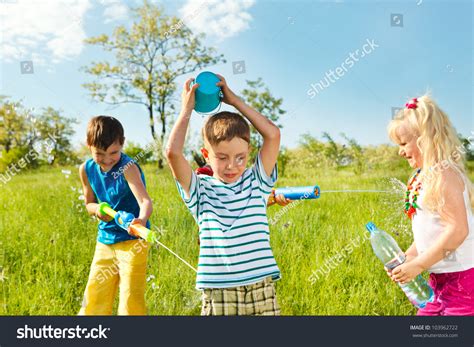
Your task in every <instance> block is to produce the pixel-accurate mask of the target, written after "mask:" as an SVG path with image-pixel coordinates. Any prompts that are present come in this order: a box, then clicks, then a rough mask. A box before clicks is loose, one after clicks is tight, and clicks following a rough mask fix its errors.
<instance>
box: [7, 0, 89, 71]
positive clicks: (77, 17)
mask: <svg viewBox="0 0 474 347" xmlns="http://www.w3.org/2000/svg"><path fill="white" fill-rule="evenodd" d="M90 6H91V5H90V2H89V0H62V1H57V0H42V1H41V2H39V1H34V0H16V1H9V2H6V1H5V2H3V3H2V4H0V23H1V24H0V30H1V32H2V35H3V37H2V42H1V49H0V58H1V59H2V60H4V61H7V62H11V61H18V60H28V59H33V61H34V63H35V65H43V64H45V63H46V62H53V63H57V62H60V61H62V60H65V59H72V58H74V57H76V56H77V55H79V54H80V53H81V51H82V49H83V47H84V42H83V40H84V39H85V37H86V34H85V31H84V15H85V13H86V11H87V10H88V9H89V8H90Z"/></svg>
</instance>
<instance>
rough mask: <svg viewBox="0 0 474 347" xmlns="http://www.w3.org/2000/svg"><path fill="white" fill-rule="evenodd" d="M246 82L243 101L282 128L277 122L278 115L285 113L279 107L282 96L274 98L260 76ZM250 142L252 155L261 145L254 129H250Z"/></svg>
mask: <svg viewBox="0 0 474 347" xmlns="http://www.w3.org/2000/svg"><path fill="white" fill-rule="evenodd" d="M246 82H247V88H245V89H244V90H242V92H241V95H242V97H243V99H244V101H245V102H246V103H247V104H248V105H249V106H251V107H252V108H253V109H255V110H257V111H258V112H260V113H261V114H262V115H264V116H265V117H267V118H268V119H270V120H271V121H272V122H274V123H275V124H276V125H277V126H278V127H279V128H282V127H283V126H282V125H281V124H278V121H279V119H280V116H282V115H284V114H285V113H286V111H285V110H283V109H282V108H281V105H282V103H283V98H279V99H277V98H275V97H274V96H273V95H272V94H271V92H270V89H268V87H267V86H265V84H264V83H263V81H262V79H261V78H258V79H257V80H255V81H249V80H247V81H246ZM250 144H251V145H252V157H254V156H255V155H256V154H257V153H258V151H259V149H260V147H261V146H262V136H261V135H260V134H259V133H258V132H257V131H255V130H254V129H252V133H251V138H250Z"/></svg>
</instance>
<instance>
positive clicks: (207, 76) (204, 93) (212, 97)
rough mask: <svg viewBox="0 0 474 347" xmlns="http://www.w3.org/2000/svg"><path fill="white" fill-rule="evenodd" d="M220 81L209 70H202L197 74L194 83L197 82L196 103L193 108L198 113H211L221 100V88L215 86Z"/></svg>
mask: <svg viewBox="0 0 474 347" xmlns="http://www.w3.org/2000/svg"><path fill="white" fill-rule="evenodd" d="M217 82H220V79H219V77H217V76H216V74H214V73H212V72H210V71H203V72H201V73H200V74H199V75H197V77H196V79H195V80H194V83H198V84H199V87H198V89H196V103H195V105H194V110H195V111H196V112H199V113H211V112H212V111H214V110H215V109H217V108H218V107H219V106H220V104H221V101H222V96H223V95H222V91H221V88H220V87H218V86H216V83H217Z"/></svg>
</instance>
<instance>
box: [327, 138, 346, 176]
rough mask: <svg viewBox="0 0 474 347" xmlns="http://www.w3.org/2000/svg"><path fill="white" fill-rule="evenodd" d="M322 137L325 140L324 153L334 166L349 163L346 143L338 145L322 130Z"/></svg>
mask: <svg viewBox="0 0 474 347" xmlns="http://www.w3.org/2000/svg"><path fill="white" fill-rule="evenodd" d="M322 136H323V138H324V139H326V140H327V142H328V143H327V145H326V146H325V155H326V157H327V158H328V159H329V160H330V161H331V162H332V164H333V165H334V166H335V167H336V168H338V169H339V168H341V167H343V166H347V165H349V164H350V157H349V156H348V154H347V148H346V145H340V144H338V143H336V141H334V139H333V138H332V137H331V135H329V133H327V132H323V135H322Z"/></svg>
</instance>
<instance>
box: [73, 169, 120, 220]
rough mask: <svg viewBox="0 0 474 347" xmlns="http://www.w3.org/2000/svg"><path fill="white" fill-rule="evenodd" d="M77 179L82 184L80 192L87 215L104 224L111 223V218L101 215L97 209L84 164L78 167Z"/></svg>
mask: <svg viewBox="0 0 474 347" xmlns="http://www.w3.org/2000/svg"><path fill="white" fill-rule="evenodd" d="M79 177H80V179H81V183H82V192H83V194H84V200H85V204H86V210H87V213H89V215H91V216H96V217H97V218H99V219H100V220H103V221H104V222H109V221H111V220H112V217H110V216H106V215H102V214H101V213H100V212H99V211H98V209H97V207H98V206H99V204H98V203H97V199H96V197H95V194H94V191H93V190H92V187H91V185H90V183H89V179H88V178H87V174H86V166H85V164H82V165H81V166H80V167H79Z"/></svg>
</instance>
